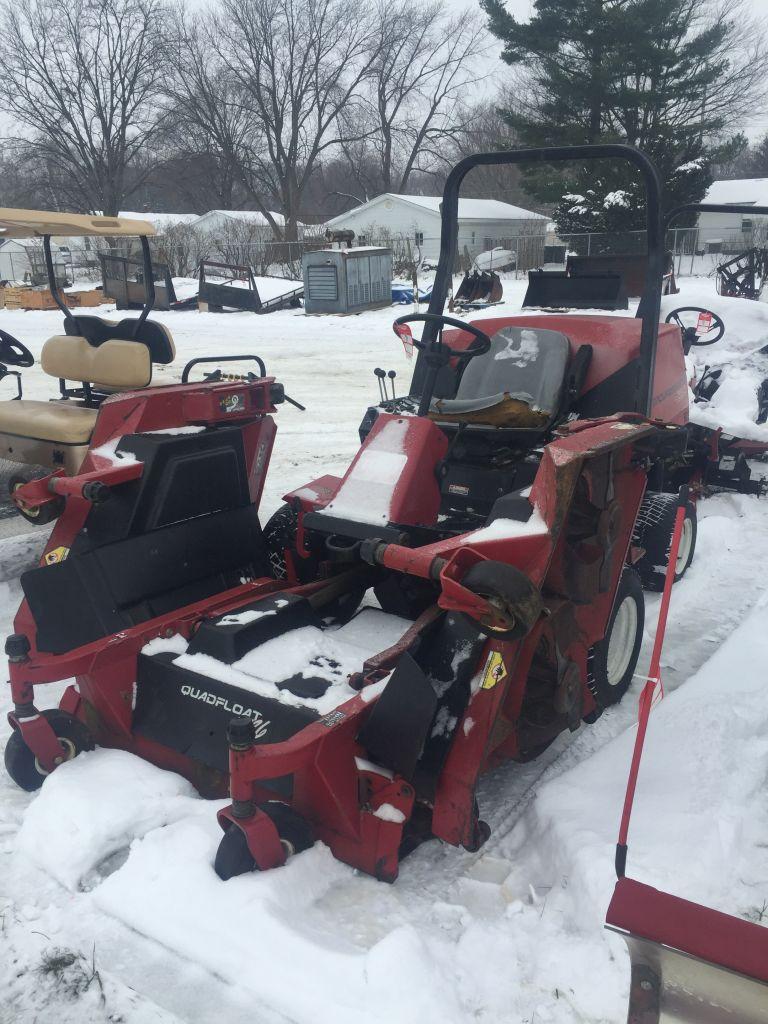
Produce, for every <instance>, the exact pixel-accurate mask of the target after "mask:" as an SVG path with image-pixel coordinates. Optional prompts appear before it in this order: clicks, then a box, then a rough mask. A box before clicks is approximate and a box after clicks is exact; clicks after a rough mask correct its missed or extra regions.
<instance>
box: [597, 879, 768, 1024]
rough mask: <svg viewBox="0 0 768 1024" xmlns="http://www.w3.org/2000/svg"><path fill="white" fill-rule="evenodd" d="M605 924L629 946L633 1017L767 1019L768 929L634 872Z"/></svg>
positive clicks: (765, 1023) (684, 1023)
mask: <svg viewBox="0 0 768 1024" xmlns="http://www.w3.org/2000/svg"><path fill="white" fill-rule="evenodd" d="M605 926H606V928H608V929H609V930H610V931H614V932H618V933H619V934H620V935H623V937H624V939H625V940H626V943H627V946H628V947H629V954H630V957H631V960H632V979H631V985H630V993H629V1014H628V1017H627V1021H628V1024H723V1021H732V1022H733V1024H768V928H763V927H761V926H760V925H757V924H752V923H751V922H749V921H742V920H740V919H739V918H736V917H731V916H729V915H728V914H722V913H720V912H719V911H717V910H710V909H709V908H708V907H703V906H700V905H699V904H698V903H690V902H688V900H683V899H680V898H679V897H677V896H670V895H668V894H667V893H663V892H659V890H658V889H653V888H652V887H651V886H649V885H643V884H642V883H641V882H635V881H633V880H632V879H629V878H621V879H619V881H618V882H617V884H616V889H615V891H614V894H613V899H612V900H611V904H610V907H609V908H608V915H607V918H606V925H605Z"/></svg>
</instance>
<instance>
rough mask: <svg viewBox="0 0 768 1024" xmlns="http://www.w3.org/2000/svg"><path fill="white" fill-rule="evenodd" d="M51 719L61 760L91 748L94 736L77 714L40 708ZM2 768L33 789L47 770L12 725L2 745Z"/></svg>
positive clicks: (31, 791) (45, 716)
mask: <svg viewBox="0 0 768 1024" xmlns="http://www.w3.org/2000/svg"><path fill="white" fill-rule="evenodd" d="M41 714H42V715H43V717H44V718H47V719H48V721H49V722H50V725H51V728H52V729H53V731H54V732H55V733H56V738H57V739H58V741H59V745H60V746H61V757H62V762H63V761H71V760H72V759H73V758H75V757H77V755H78V754H82V752H83V751H84V750H93V746H94V744H93V737H92V736H91V734H90V732H89V731H88V729H87V727H86V726H85V725H83V723H82V722H81V721H80V719H79V718H75V716H74V715H70V714H68V713H67V712H66V711H59V709H58V708H54V709H52V710H50V711H43V712H41ZM5 770H6V771H7V772H8V774H9V775H10V777H11V778H12V779H13V781H14V782H15V783H16V785H17V786H19V787H20V788H21V789H25V790H26V791H27V792H28V793H33V792H34V791H35V790H36V789H40V787H41V786H42V784H43V781H44V780H45V778H46V776H47V775H48V774H49V773H48V772H47V771H46V770H45V769H44V768H43V767H42V766H41V765H40V764H39V762H38V760H37V758H36V757H35V755H34V754H33V753H32V751H31V750H30V749H29V747H28V746H27V744H26V743H25V742H24V739H23V737H22V735H21V733H20V732H19V731H18V730H17V729H14V731H13V732H12V733H11V736H10V739H9V740H8V743H7V744H6V747H5Z"/></svg>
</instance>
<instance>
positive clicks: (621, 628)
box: [587, 567, 645, 721]
mask: <svg viewBox="0 0 768 1024" xmlns="http://www.w3.org/2000/svg"><path fill="white" fill-rule="evenodd" d="M644 624H645V597H644V596H643V588H642V585H641V583H640V579H639V577H638V575H637V573H636V572H635V571H634V570H633V569H630V568H629V567H627V568H625V569H624V571H623V573H622V574H621V579H620V580H619V585H618V587H617V589H616V598H615V600H614V602H613V611H612V612H611V616H610V618H609V619H608V628H607V629H606V631H605V636H604V637H603V639H602V640H599V641H598V642H597V643H596V644H595V645H594V647H593V648H592V649H591V651H590V652H589V688H590V690H591V691H592V695H593V696H594V698H595V703H596V704H597V710H596V713H593V715H592V716H588V718H587V720H588V721H589V720H593V721H594V719H595V718H597V716H598V715H599V714H600V713H601V712H602V711H603V710H604V709H605V708H607V707H610V706H611V705H612V704H618V703H619V701H620V700H621V698H622V697H623V696H624V694H625V693H626V692H627V690H628V689H629V686H630V683H631V682H632V677H633V675H634V672H635V667H636V666H637V659H638V657H639V655H640V645H641V644H642V642H643V626H644Z"/></svg>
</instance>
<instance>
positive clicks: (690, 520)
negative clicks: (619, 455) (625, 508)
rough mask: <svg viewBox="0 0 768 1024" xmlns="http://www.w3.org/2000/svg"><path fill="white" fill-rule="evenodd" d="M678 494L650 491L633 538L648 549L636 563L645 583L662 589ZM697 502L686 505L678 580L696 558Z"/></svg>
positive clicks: (639, 513)
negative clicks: (694, 557)
mask: <svg viewBox="0 0 768 1024" xmlns="http://www.w3.org/2000/svg"><path fill="white" fill-rule="evenodd" d="M677 503H678V499H677V495H676V494H661V493H655V492H651V493H649V494H646V496H645V497H644V498H643V502H642V504H641V505H640V511H639V512H638V514H637V522H636V523H635V531H634V534H633V537H632V542H633V543H634V544H637V545H638V546H639V547H641V548H644V549H645V554H644V555H643V557H642V558H641V559H640V560H639V561H638V562H636V563H635V566H634V568H635V569H636V571H637V573H638V575H639V576H640V580H641V582H642V584H643V587H644V588H645V589H646V590H651V591H654V592H655V593H661V591H662V590H663V589H664V580H665V578H666V574H667V565H668V564H669V549H670V548H671V546H672V533H673V531H674V529H675V516H676V514H677ZM696 534H697V527H696V506H695V505H694V503H693V502H692V501H689V502H688V504H687V505H686V507H685V520H684V522H683V533H682V536H681V537H680V548H679V551H678V556H677V565H676V566H675V583H677V581H678V580H681V579H682V578H683V576H684V575H685V573H686V571H687V570H688V566H689V565H690V564H691V562H692V561H693V556H694V552H695V551H696Z"/></svg>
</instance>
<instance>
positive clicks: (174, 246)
mask: <svg viewBox="0 0 768 1024" xmlns="http://www.w3.org/2000/svg"><path fill="white" fill-rule="evenodd" d="M182 227H183V226H182ZM358 241H364V242H365V244H366V245H378V246H383V247H385V248H389V249H391V250H392V254H393V272H394V274H395V276H396V277H405V278H408V279H410V277H411V274H412V272H413V271H414V269H415V270H416V272H417V273H427V272H429V271H430V270H432V269H434V268H435V267H436V266H437V260H438V256H439V252H440V239H439V238H438V237H434V238H431V237H429V238H425V237H423V236H421V235H419V236H417V237H416V238H414V237H413V236H410V235H397V234H387V235H383V236H380V237H376V238H373V237H365V239H360V240H358ZM88 242H89V244H88V245H87V246H83V247H82V248H80V247H74V246H66V245H59V246H57V247H55V249H54V264H55V268H56V276H57V278H58V280H59V281H60V283H61V284H62V285H68V284H73V283H78V284H87V283H90V284H91V285H97V284H99V283H100V282H101V266H100V262H99V253H103V254H111V255H115V256H132V257H139V256H140V250H139V247H138V244H137V245H130V244H128V245H126V244H122V245H120V246H119V247H110V246H109V245H108V244H106V240H102V239H89V240H88ZM765 244H766V231H765V229H764V228H761V226H760V225H759V224H758V225H757V226H756V227H755V228H754V229H753V230H752V231H750V232H739V233H736V234H733V235H730V236H724V237H722V238H718V239H717V240H712V239H707V238H705V237H704V235H703V234H702V232H701V231H700V230H699V229H698V228H675V229H673V230H671V231H670V232H669V233H668V236H667V249H668V250H669V251H670V252H671V253H673V255H674V260H675V273H676V274H677V276H678V277H700V276H708V275H710V274H712V273H713V272H714V270H715V268H716V266H717V264H718V263H720V262H721V261H722V260H724V259H726V258H727V257H728V256H731V255H737V254H738V253H741V252H744V251H745V250H746V249H749V248H751V247H752V246H762V245H765ZM645 245H646V241H645V232H644V231H632V232H626V233H624V234H598V233H584V234H569V235H554V234H551V233H550V234H548V235H546V236H544V235H535V234H530V233H526V234H519V235H512V236H509V237H502V238H490V237H486V238H475V237H474V236H473V237H467V238H464V237H462V236H461V235H460V236H459V245H458V251H457V257H456V265H455V268H454V269H455V271H456V272H457V273H460V272H462V271H464V270H468V269H471V268H472V267H473V266H474V265H475V261H477V265H478V266H480V267H481V268H482V269H484V270H498V271H507V272H509V273H511V274H513V275H514V276H516V277H521V276H525V275H526V274H527V272H528V271H529V270H534V269H537V268H539V267H547V268H551V269H557V268H564V267H565V264H566V260H567V258H568V256H569V255H580V256H610V255H640V254H642V253H644V252H645ZM327 247H328V242H327V241H326V240H325V239H323V238H319V237H318V238H306V237H305V238H303V239H302V240H301V241H295V242H284V241H277V240H273V239H267V238H258V239H255V240H254V239H253V237H250V238H248V237H236V236H229V237H226V236H225V237H220V238H215V237H212V236H207V235H197V234H196V233H195V232H194V231H192V230H190V229H188V228H187V229H186V230H185V231H183V232H182V231H180V230H178V231H177V230H170V231H167V232H166V233H164V234H162V235H158V236H156V237H154V238H152V239H151V248H152V255H153V259H154V260H155V261H156V262H157V263H158V264H159V265H162V266H167V267H168V270H169V272H170V275H171V277H174V278H180V277H182V278H183V277H187V278H189V277H195V276H196V274H197V268H198V266H199V263H200V261H201V260H216V261H219V262H222V263H229V264H237V265H241V266H242V265H248V266H251V267H252V268H253V271H254V273H255V274H256V275H257V276H260V277H282V278H288V279H291V280H296V281H298V280H300V279H301V258H302V256H303V255H304V253H306V252H315V251H317V250H318V249H324V248H327ZM0 281H7V282H9V283H12V284H32V285H41V284H45V283H46V281H47V276H46V272H45V264H44V260H43V253H42V246H38V245H27V246H23V245H19V244H18V243H14V245H13V246H11V245H10V244H8V243H6V245H5V246H2V247H0Z"/></svg>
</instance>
